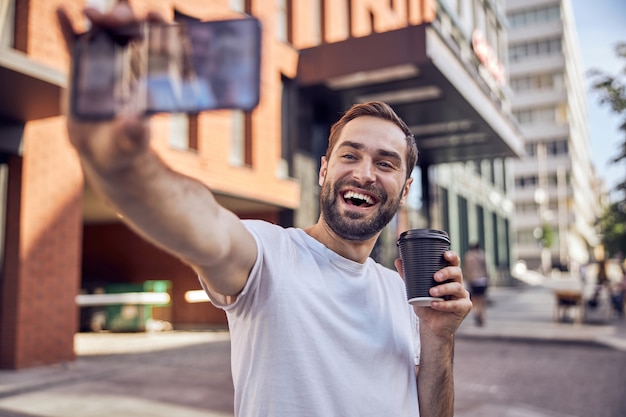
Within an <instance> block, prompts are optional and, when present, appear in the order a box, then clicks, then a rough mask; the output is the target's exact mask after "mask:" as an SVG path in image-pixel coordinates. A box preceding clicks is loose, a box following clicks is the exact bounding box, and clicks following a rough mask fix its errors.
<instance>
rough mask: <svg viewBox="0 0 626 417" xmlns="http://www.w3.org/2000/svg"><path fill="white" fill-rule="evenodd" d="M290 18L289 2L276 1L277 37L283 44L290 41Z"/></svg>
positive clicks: (285, 0) (283, 0)
mask: <svg viewBox="0 0 626 417" xmlns="http://www.w3.org/2000/svg"><path fill="white" fill-rule="evenodd" d="M288 33H289V16H288V7H287V0H276V37H277V38H278V40H280V41H283V42H288V41H289V36H288Z"/></svg>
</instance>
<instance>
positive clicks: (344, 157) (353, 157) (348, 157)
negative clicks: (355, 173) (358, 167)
mask: <svg viewBox="0 0 626 417" xmlns="http://www.w3.org/2000/svg"><path fill="white" fill-rule="evenodd" d="M341 157H342V158H343V159H350V160H354V159H356V156H355V155H354V154H351V153H346V154H343V155H341Z"/></svg>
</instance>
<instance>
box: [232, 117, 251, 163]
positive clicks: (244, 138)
mask: <svg viewBox="0 0 626 417" xmlns="http://www.w3.org/2000/svg"><path fill="white" fill-rule="evenodd" d="M231 114H232V134H231V144H230V158H229V161H230V163H231V164H232V165H235V166H252V117H251V114H250V113H246V112H243V111H241V110H233V111H232V112H231Z"/></svg>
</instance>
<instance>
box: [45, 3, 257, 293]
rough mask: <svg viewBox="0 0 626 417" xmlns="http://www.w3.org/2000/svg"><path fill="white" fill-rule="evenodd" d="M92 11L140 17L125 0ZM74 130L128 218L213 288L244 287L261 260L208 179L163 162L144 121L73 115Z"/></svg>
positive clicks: (122, 18) (103, 18) (108, 25)
mask: <svg viewBox="0 0 626 417" xmlns="http://www.w3.org/2000/svg"><path fill="white" fill-rule="evenodd" d="M57 14H58V18H59V23H60V25H61V29H62V31H63V34H64V37H65V39H66V42H67V44H68V48H70V50H71V47H72V42H73V41H74V39H75V37H76V32H75V31H74V29H73V26H72V24H71V21H70V19H69V17H68V15H67V14H66V13H65V11H64V10H63V9H59V10H58V12H57ZM85 14H86V16H87V17H88V18H89V19H90V20H91V21H92V23H93V26H94V27H100V28H103V29H105V30H109V31H112V32H115V30H116V29H117V28H122V27H124V26H126V27H127V26H128V24H133V23H137V22H138V19H137V18H136V17H135V15H134V14H133V12H132V10H131V8H130V7H129V6H128V4H127V3H126V2H120V3H118V4H117V5H116V6H114V8H113V9H112V10H111V11H110V12H109V13H106V14H101V13H99V12H97V11H95V10H93V9H88V10H86V12H85ZM152 18H155V17H154V16H152ZM68 96H69V94H68ZM64 104H65V108H67V99H66V100H65V103H64ZM67 127H68V134H69V137H70V141H71V143H72V145H73V146H74V147H75V149H76V151H77V152H78V155H79V157H80V160H81V164H82V167H83V171H84V173H85V177H86V179H87V181H89V183H90V184H91V185H92V186H93V188H94V189H95V190H96V192H98V193H99V194H100V195H101V196H102V197H103V198H104V199H106V200H107V201H108V202H109V203H110V204H111V206H112V207H113V208H114V209H115V210H116V211H117V212H118V213H119V214H120V215H121V216H122V218H123V221H124V222H126V223H127V224H128V225H129V226H130V227H131V228H133V229H134V230H135V231H136V232H137V233H139V234H140V235H141V236H143V237H144V238H146V239H147V240H149V241H150V242H152V243H154V244H155V245H157V246H159V247H161V248H163V249H164V250H166V251H168V252H170V253H172V254H173V255H175V256H177V257H179V258H181V259H182V260H183V261H184V262H186V263H188V264H189V265H191V266H192V267H193V268H194V269H195V270H196V271H197V272H198V274H199V275H200V276H201V277H202V278H203V279H204V280H205V281H206V283H207V285H208V286H209V288H210V289H211V290H212V291H214V292H216V293H219V294H223V295H235V294H237V293H238V292H240V291H241V289H242V288H243V286H244V285H245V282H246V280H247V276H248V273H249V271H250V269H251V268H252V265H253V264H254V260H255V258H256V245H255V243H254V239H253V238H252V236H251V235H250V233H249V232H248V231H247V230H246V228H245V227H244V226H243V224H242V223H241V222H240V221H239V219H238V218H237V216H235V215H234V214H233V213H231V212H230V211H228V210H226V209H224V208H223V207H221V206H220V205H219V204H218V203H217V201H216V200H215V198H214V196H213V194H212V193H211V192H210V190H209V189H208V188H207V187H206V186H205V185H204V184H202V183H201V182H199V181H197V180H195V179H192V178H190V177H187V176H185V175H182V174H180V173H178V172H175V171H173V170H172V169H170V168H169V167H168V166H166V165H165V164H164V162H163V161H162V160H161V159H160V158H159V157H158V155H157V154H156V153H155V152H154V150H153V149H152V148H151V146H150V143H149V129H148V123H147V121H146V120H145V119H143V118H142V117H140V116H137V115H126V116H121V117H118V118H116V119H114V120H112V121H106V122H79V121H77V120H74V119H72V117H71V115H69V114H68V121H67Z"/></svg>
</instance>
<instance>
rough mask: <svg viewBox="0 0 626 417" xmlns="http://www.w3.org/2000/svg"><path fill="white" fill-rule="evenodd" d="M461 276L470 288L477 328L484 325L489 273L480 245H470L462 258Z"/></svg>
mask: <svg viewBox="0 0 626 417" xmlns="http://www.w3.org/2000/svg"><path fill="white" fill-rule="evenodd" d="M463 275H464V276H465V280H466V281H467V283H468V285H469V288H470V297H471V299H472V305H473V306H474V307H473V311H474V321H475V323H476V325H477V326H479V327H482V326H484V325H485V312H486V310H487V288H488V286H489V272H488V271H487V261H486V259H485V252H484V251H483V250H482V249H481V248H480V243H478V242H476V243H472V244H471V245H470V248H469V250H468V251H467V252H466V253H465V255H464V256H463Z"/></svg>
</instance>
